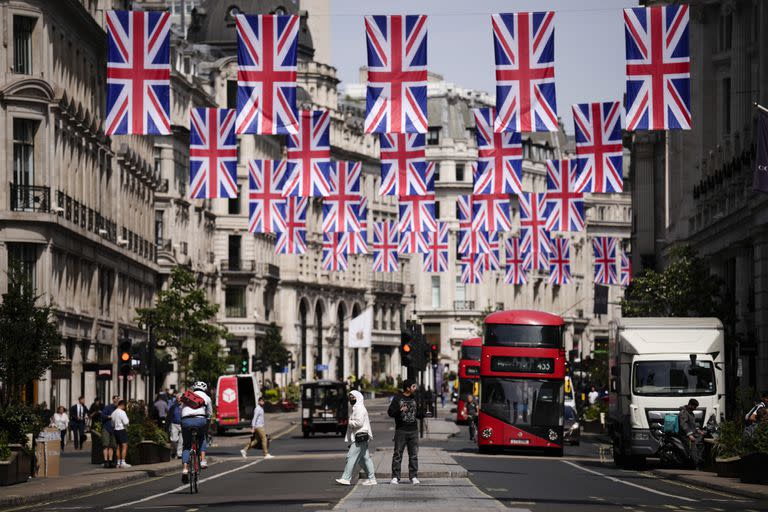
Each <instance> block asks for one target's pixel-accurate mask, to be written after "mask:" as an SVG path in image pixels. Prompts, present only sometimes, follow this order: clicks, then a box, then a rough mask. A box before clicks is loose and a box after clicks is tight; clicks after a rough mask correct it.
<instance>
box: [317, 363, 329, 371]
mask: <svg viewBox="0 0 768 512" xmlns="http://www.w3.org/2000/svg"><path fill="white" fill-rule="evenodd" d="M315 370H317V371H318V372H325V371H328V365H327V364H318V365H315Z"/></svg>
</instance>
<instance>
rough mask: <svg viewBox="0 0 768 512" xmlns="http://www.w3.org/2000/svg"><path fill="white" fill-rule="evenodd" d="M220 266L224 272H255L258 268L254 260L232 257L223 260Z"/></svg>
mask: <svg viewBox="0 0 768 512" xmlns="http://www.w3.org/2000/svg"><path fill="white" fill-rule="evenodd" d="M219 268H220V269H221V271H222V272H254V271H255V270H256V262H255V261H253V260H239V259H235V258H230V259H227V260H221V261H220V262H219Z"/></svg>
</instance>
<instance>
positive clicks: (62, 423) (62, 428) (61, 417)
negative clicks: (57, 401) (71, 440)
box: [51, 405, 69, 451]
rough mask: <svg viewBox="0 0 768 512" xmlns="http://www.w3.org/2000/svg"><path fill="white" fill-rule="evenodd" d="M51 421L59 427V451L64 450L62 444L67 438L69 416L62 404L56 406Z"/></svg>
mask: <svg viewBox="0 0 768 512" xmlns="http://www.w3.org/2000/svg"><path fill="white" fill-rule="evenodd" d="M51 423H52V424H53V425H55V426H56V428H57V429H59V433H60V435H61V451H64V444H65V442H66V440H67V429H68V428H69V416H68V415H67V410H66V409H65V408H64V406H63V405H60V406H58V407H57V408H56V413H55V414H54V415H53V418H51Z"/></svg>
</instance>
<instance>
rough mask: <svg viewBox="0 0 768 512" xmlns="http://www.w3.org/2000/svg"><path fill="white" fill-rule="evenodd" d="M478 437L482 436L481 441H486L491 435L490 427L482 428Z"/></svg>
mask: <svg viewBox="0 0 768 512" xmlns="http://www.w3.org/2000/svg"><path fill="white" fill-rule="evenodd" d="M480 435H481V436H483V439H488V438H490V437H491V436H492V435H493V429H492V428H491V427H488V428H484V429H483V431H482V432H481V433H480Z"/></svg>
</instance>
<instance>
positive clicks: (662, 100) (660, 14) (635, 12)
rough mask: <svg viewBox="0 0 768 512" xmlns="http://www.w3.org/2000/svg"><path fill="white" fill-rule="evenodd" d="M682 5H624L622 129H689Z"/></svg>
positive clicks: (685, 22) (688, 64)
mask: <svg viewBox="0 0 768 512" xmlns="http://www.w3.org/2000/svg"><path fill="white" fill-rule="evenodd" d="M688 19H689V15H688V6H687V5H685V4H682V5H667V6H661V5H657V6H653V7H633V8H631V9H624V29H625V30H624V33H625V41H626V54H627V105H628V106H629V107H628V108H627V130H630V131H633V130H674V129H680V130H688V129H690V128H691V84H690V82H691V53H690V48H689V46H688Z"/></svg>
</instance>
